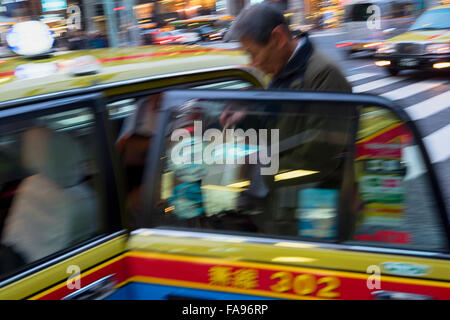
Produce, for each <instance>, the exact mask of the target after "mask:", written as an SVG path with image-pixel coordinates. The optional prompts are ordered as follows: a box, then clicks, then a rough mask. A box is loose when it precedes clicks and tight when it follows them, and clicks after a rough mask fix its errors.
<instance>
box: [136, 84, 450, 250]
mask: <svg viewBox="0 0 450 320" xmlns="http://www.w3.org/2000/svg"><path fill="white" fill-rule="evenodd" d="M224 91H225V92H224ZM280 93H282V94H280ZM182 99H184V100H185V101H186V100H188V99H215V100H221V99H222V100H223V99H230V100H233V99H235V100H241V101H242V100H251V101H258V100H260V101H298V102H319V103H320V102H322V103H349V104H353V105H355V111H356V112H357V106H358V105H369V106H377V107H381V108H384V109H387V110H389V111H390V112H392V113H393V114H395V116H397V117H398V118H399V120H401V121H402V122H404V124H405V125H406V126H407V127H408V128H409V129H410V130H411V133H412V134H413V136H414V139H415V142H416V144H417V146H418V147H419V150H420V152H421V154H422V157H423V162H424V166H425V167H426V169H427V171H428V172H427V175H428V178H426V179H428V182H429V184H430V188H431V191H432V193H433V201H434V203H435V205H436V210H437V212H435V214H438V217H437V218H438V219H439V222H440V223H441V224H442V227H443V229H444V233H445V237H446V246H447V251H444V252H435V251H426V250H417V249H407V248H386V247H382V246H377V245H374V246H373V249H376V250H379V251H380V250H381V251H385V250H389V249H392V250H394V251H402V252H403V251H404V252H406V254H408V252H411V253H413V252H415V253H417V252H423V253H424V255H425V256H428V255H429V253H430V252H435V253H437V254H445V253H449V252H450V228H449V217H448V214H447V209H446V206H445V202H444V199H443V196H442V193H441V188H440V186H439V181H438V179H437V176H436V173H435V170H434V167H433V166H432V164H431V161H430V157H429V155H428V153H427V151H426V148H425V145H424V142H423V140H422V139H421V137H422V135H421V134H420V131H419V129H418V128H417V127H416V125H415V124H414V122H413V121H412V120H411V118H410V117H409V116H408V114H407V113H406V112H405V111H404V110H403V109H401V108H400V107H399V106H398V105H396V104H395V103H394V102H392V101H390V100H388V99H386V98H384V97H379V96H375V95H371V94H347V93H330V92H312V91H302V92H298V91H292V90H278V91H270V90H264V91H263V90H249V91H237V90H190V91H188V90H170V91H167V92H165V96H164V98H163V100H162V112H161V114H160V115H159V118H158V120H157V123H158V124H159V128H157V130H156V132H157V134H156V135H155V136H154V139H155V140H154V144H153V147H152V152H151V153H149V154H150V156H149V157H148V159H147V163H146V170H145V172H144V190H145V194H147V195H150V196H148V197H146V198H145V199H144V203H143V206H142V207H141V212H140V217H141V219H142V223H143V227H149V228H154V227H155V226H153V225H152V221H151V214H152V212H151V211H152V209H153V203H154V198H155V193H154V192H153V191H154V190H156V186H157V183H158V182H157V181H158V180H157V179H158V174H159V172H160V170H159V169H160V168H159V166H160V157H161V156H163V152H164V144H165V142H164V141H165V139H164V132H165V131H166V129H167V123H168V120H169V117H170V113H171V110H172V108H174V107H175V105H174V103H173V102H171V101H180V100H182ZM353 130H354V132H352V135H353V139H354V140H353V146H352V152H354V148H355V146H356V133H357V130H358V128H357V126H356V127H355V128H353ZM341 191H344V190H343V189H342V190H341ZM347 193H348V192H347ZM347 196H348V195H347ZM340 213H341V212H338V214H339V216H338V217H339V218H338V219H339V220H338V239H337V240H336V241H334V242H332V243H335V244H336V245H339V246H345V247H348V248H350V250H354V248H360V249H357V250H356V251H359V250H361V248H366V249H362V250H363V251H364V250H369V251H372V250H373V249H372V250H371V249H370V248H372V246H364V245H355V244H347V243H344V242H342V235H343V233H345V232H343V230H342V225H343V223H342V222H341V218H342V217H341V214H340ZM156 228H158V229H177V230H183V231H193V232H205V233H208V232H209V233H211V231H208V230H203V229H193V228H176V227H170V228H167V227H158V226H156ZM217 231H219V230H217ZM214 232H216V230H214ZM217 233H221V234H227V233H228V234H231V232H228V231H223V232H217ZM233 234H235V235H237V234H241V235H243V236H246V237H250V238H251V237H259V238H271V239H284V240H285V239H286V237H283V236H276V235H275V236H274V235H262V234H257V235H255V234H244V233H236V232H233ZM289 240H291V241H300V242H303V241H304V240H303V239H293V238H292V237H289ZM305 241H308V242H313V243H315V244H317V245H318V246H319V247H320V246H321V245H325V244H327V243H328V244H329V243H330V241H320V240H318V239H310V240H305Z"/></svg>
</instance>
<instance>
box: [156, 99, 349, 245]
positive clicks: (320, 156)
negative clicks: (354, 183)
mask: <svg viewBox="0 0 450 320" xmlns="http://www.w3.org/2000/svg"><path fill="white" fill-rule="evenodd" d="M336 105H337V106H335V108H330V105H328V104H321V103H299V102H278V101H276V102H275V101H274V102H264V101H239V100H228V99H223V100H203V99H198V100H195V99H194V100H189V101H187V102H183V103H182V104H180V105H177V108H176V109H175V111H174V112H173V113H172V114H171V116H170V121H169V124H168V126H167V127H166V130H165V131H164V133H165V138H164V145H163V152H162V154H160V155H158V159H160V163H159V164H158V165H157V167H158V168H161V169H160V171H159V174H158V175H157V178H156V179H153V180H152V181H157V185H156V186H155V190H156V191H155V192H156V195H155V199H154V204H153V205H154V206H153V211H152V224H153V225H156V226H159V227H183V228H196V229H198V228H200V229H207V230H211V229H212V230H218V231H221V232H223V231H226V232H242V233H252V234H262V235H276V236H283V237H295V238H299V239H300V238H302V239H314V240H320V241H335V240H337V239H338V228H337V226H338V212H339V211H341V210H345V208H344V207H341V205H340V202H341V201H340V199H341V197H342V192H343V185H344V180H345V179H346V177H350V175H348V174H345V172H346V171H347V170H348V169H349V167H348V165H346V164H347V163H349V162H352V159H351V157H350V145H351V141H352V124H353V125H354V122H355V121H356V119H355V117H354V115H353V114H352V111H351V110H352V109H351V108H349V107H348V106H345V105H339V104H338V103H337V104H336ZM341 107H342V108H341ZM228 117H230V119H234V120H235V121H236V122H235V123H234V124H230V125H226V124H224V122H223V121H225V120H224V119H227V118H228ZM155 157H156V156H155ZM344 206H345V205H344Z"/></svg>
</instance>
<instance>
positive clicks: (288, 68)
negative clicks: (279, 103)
mask: <svg viewBox="0 0 450 320" xmlns="http://www.w3.org/2000/svg"><path fill="white" fill-rule="evenodd" d="M303 36H304V37H305V41H304V43H303V45H302V46H301V47H300V48H299V49H298V50H297V52H295V53H294V55H293V56H292V57H291V59H290V60H289V61H288V63H287V64H286V65H285V66H284V68H283V69H282V70H281V71H280V72H279V73H278V74H277V75H276V76H275V77H274V78H273V80H272V82H271V83H270V85H269V88H279V87H280V86H281V85H283V84H284V85H283V86H285V84H286V81H288V80H289V78H290V77H291V76H292V75H294V74H296V75H299V76H300V75H303V74H304V72H305V69H306V64H307V62H308V60H309V58H310V57H311V54H312V52H313V49H314V48H313V46H312V43H311V41H310V40H309V38H308V34H307V33H304V34H303Z"/></svg>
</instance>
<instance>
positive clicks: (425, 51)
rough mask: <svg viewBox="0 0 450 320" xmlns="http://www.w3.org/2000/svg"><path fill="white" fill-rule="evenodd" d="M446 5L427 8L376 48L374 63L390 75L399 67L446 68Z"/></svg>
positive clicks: (449, 36)
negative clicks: (400, 32)
mask: <svg viewBox="0 0 450 320" xmlns="http://www.w3.org/2000/svg"><path fill="white" fill-rule="evenodd" d="M449 21H450V5H443V6H439V7H435V8H432V9H429V10H427V11H426V12H425V13H423V14H422V15H421V16H420V17H419V18H418V19H417V20H416V22H415V23H414V24H413V25H412V26H411V28H410V29H409V30H408V31H407V32H405V33H403V34H401V35H398V36H396V37H394V38H391V39H389V40H388V41H386V42H385V43H384V44H383V45H381V46H380V47H379V48H378V50H377V54H376V57H377V60H378V61H376V65H378V66H380V67H384V68H386V69H387V71H388V72H389V73H390V74H391V75H396V74H397V73H398V72H399V71H400V70H405V69H423V70H444V69H445V70H449V69H448V68H450V22H449Z"/></svg>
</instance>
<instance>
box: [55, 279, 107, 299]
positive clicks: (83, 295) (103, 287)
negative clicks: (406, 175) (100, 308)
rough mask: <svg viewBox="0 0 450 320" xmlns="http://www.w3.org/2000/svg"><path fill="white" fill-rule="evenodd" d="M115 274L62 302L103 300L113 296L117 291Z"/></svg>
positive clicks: (76, 292) (86, 287)
mask: <svg viewBox="0 0 450 320" xmlns="http://www.w3.org/2000/svg"><path fill="white" fill-rule="evenodd" d="M114 276H115V274H111V275H109V276H106V277H104V278H101V279H99V280H97V281H94V282H92V283H91V284H88V285H87V286H85V287H83V288H81V289H79V290H77V291H75V292H73V293H71V294H69V295H67V296H65V297H64V298H62V299H61V300H102V299H104V298H106V297H107V296H109V295H111V294H112V293H113V292H114V291H116V289H115V288H114V287H115V285H116V281H114V279H113V277H114Z"/></svg>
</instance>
